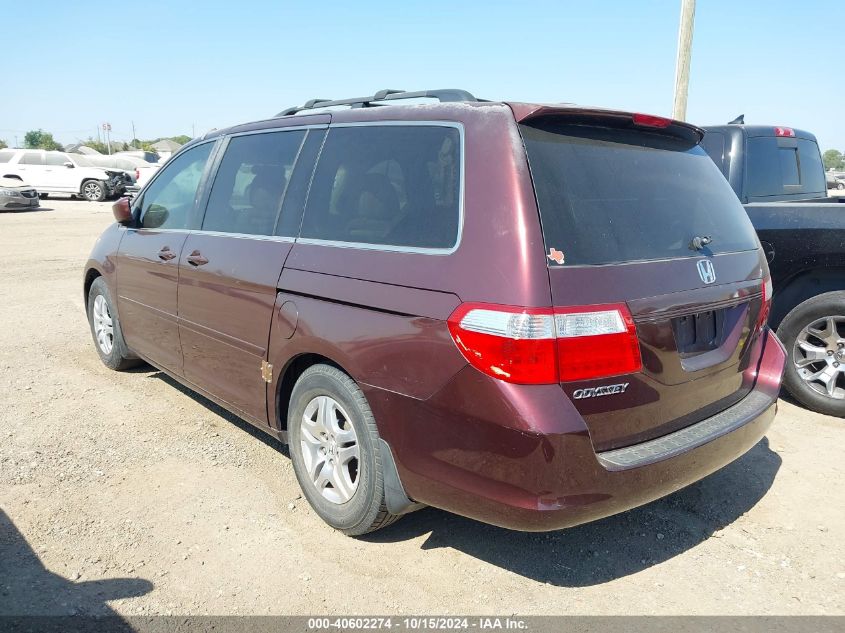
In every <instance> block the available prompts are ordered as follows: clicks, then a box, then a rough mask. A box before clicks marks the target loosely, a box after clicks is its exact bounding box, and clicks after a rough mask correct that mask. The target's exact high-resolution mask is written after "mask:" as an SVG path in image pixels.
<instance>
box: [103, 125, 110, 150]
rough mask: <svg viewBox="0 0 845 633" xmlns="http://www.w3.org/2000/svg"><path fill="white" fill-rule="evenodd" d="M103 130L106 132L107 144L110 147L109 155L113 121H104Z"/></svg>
mask: <svg viewBox="0 0 845 633" xmlns="http://www.w3.org/2000/svg"><path fill="white" fill-rule="evenodd" d="M103 130H104V131H105V133H106V145H107V146H108V148H109V156H111V134H110V132H111V123H103Z"/></svg>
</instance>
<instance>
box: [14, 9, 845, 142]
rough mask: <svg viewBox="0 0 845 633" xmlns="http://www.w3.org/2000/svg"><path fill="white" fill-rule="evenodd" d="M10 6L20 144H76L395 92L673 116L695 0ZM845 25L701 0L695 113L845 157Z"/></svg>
mask: <svg viewBox="0 0 845 633" xmlns="http://www.w3.org/2000/svg"><path fill="white" fill-rule="evenodd" d="M0 5H2V11H1V12H0V13H2V15H3V23H4V25H5V28H4V35H3V50H4V58H5V63H4V67H5V68H6V69H7V70H8V69H10V68H12V69H16V70H14V72H13V73H11V74H10V75H7V81H6V82H4V85H3V87H2V88H0V138H3V139H5V140H6V141H7V142H8V143H9V144H10V145H11V144H13V143H14V137H15V135H17V136H18V140H19V142H21V143H22V142H23V134H24V132H25V131H26V130H29V129H33V128H38V127H41V128H43V129H45V130H47V131H51V132H53V133H54V135H55V136H56V138H57V139H58V140H59V141H61V142H65V143H67V142H72V141H75V140H77V139H80V138H86V137H88V136H91V135H96V130H97V126H98V124H99V123H101V122H103V121H109V122H111V124H112V127H113V137H115V138H119V139H128V138H130V137H131V129H132V128H131V124H132V122H133V121H134V123H135V128H136V130H137V135H138V136H139V137H140V138H150V137H158V136H170V135H176V134H189V135H190V134H191V132H192V129H194V130H195V131H196V133H197V134H200V133H202V132H204V131H206V130H207V129H209V128H212V127H224V126H226V125H230V124H233V123H238V122H243V121H247V120H252V119H257V118H264V117H267V116H271V115H273V114H275V113H276V112H278V111H279V110H281V109H282V108H284V107H286V106H289V105H294V104H299V103H302V102H303V101H305V100H306V99H309V98H312V97H332V98H342V97H349V96H358V95H363V94H371V93H372V92H374V91H375V90H377V89H380V88H402V89H406V90H415V89H422V88H442V87H460V88H465V89H467V90H469V91H470V92H473V93H474V94H476V95H477V96H482V97H485V98H490V99H513V100H522V101H568V102H575V103H581V104H590V105H600V106H606V107H616V108H620V109H627V110H635V111H643V112H650V113H655V114H664V115H668V114H671V109H672V90H673V84H674V67H675V52H676V44H677V28H678V19H679V13H680V0H658V1H652V2H649V1H642V0H640V1H637V2H635V1H633V0H632V1H624V2H623V1H622V0H607V1H605V2H583V1H581V2H569V1H565V0H559V1H557V2H554V1H544V0H536V1H531V2H527V1H523V2H504V1H498V0H484V1H479V2H459V1H457V0H452V1H441V0H427V1H425V2H417V1H414V0H405V1H395V0H394V1H392V2H386V1H383V0H369V1H368V0H357V1H354V2H353V1H351V0H345V1H343V2H335V1H333V0H320V1H315V0H312V1H310V2H307V1H302V0H299V1H297V2H283V1H281V0H279V1H276V2H270V1H263V2H259V1H250V0H241V1H240V2H234V1H232V0H228V1H225V2H201V1H200V2H177V1H175V0H171V1H159V0H141V1H135V2H132V1H130V2H113V1H111V2H99V1H87V2H86V1H80V2H68V1H67V0H62V1H61V2H57V1H54V0H38V1H34V0H29V1H28V2H18V1H16V0H0ZM10 25H17V26H16V27H15V28H10ZM843 26H845V3H843V2H838V1H834V0H831V1H822V0H804V1H802V2H798V1H797V0H792V1H788V2H786V1H784V2H781V1H779V0H769V1H763V0H748V1H745V0H739V1H738V0H733V1H732V2H727V1H723V0H699V1H698V7H697V11H696V23H695V39H694V42H693V56H692V72H691V83H690V95H689V108H688V115H687V118H688V120H690V121H692V122H694V123H698V124H712V123H724V122H727V121H729V120H730V119H732V118H734V117H735V116H736V115H737V114H740V113H745V115H746V121H747V122H748V123H764V124H773V125H791V126H794V127H800V128H806V129H808V130H810V131H812V132H814V133H815V134H816V135H817V136H818V138H819V142H820V144H821V146H822V148H823V149H828V148H831V147H835V148H838V149H840V150H842V151H845V81H843V79H842V76H843V74H845V65H843V62H842V60H843V57H845V47H843V43H842V42H843V41H845V40H843V38H842V32H843ZM837 48H838V61H836V60H834V59H832V58H830V57H831V56H833V55H835V54H836V49H837ZM826 56H827V57H828V59H826ZM832 75H838V77H839V79H838V80H833V81H831V80H830V79H829V78H830V77H831V76H832ZM4 92H5V93H6V94H5V95H4V94H3V93H4ZM27 92H29V94H26V93H27ZM25 95H26V96H25Z"/></svg>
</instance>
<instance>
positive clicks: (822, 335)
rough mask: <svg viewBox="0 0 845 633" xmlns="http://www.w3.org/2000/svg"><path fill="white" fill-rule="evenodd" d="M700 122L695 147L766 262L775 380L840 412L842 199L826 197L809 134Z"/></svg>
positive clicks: (844, 284) (844, 369)
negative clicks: (738, 206)
mask: <svg viewBox="0 0 845 633" xmlns="http://www.w3.org/2000/svg"><path fill="white" fill-rule="evenodd" d="M705 129H706V130H707V134H706V136H705V137H704V142H703V143H704V147H705V149H706V150H707V152H708V153H709V154H710V156H711V158H712V159H713V160H714V161H715V163H716V165H717V166H718V167H719V168H720V170H721V171H722V173H723V174H724V175H725V177H726V178H727V180H728V182H729V183H730V185H731V186H732V187H733V189H734V191H735V192H736V194H737V196H738V197H739V199H740V201H741V202H742V203H743V204H744V205H745V210H746V211H747V212H748V216H749V217H750V218H751V222H752V223H753V224H754V227H755V229H756V230H757V234H758V235H759V236H760V240H761V241H762V244H763V248H764V250H765V251H766V254H767V257H768V260H769V265H770V267H771V270H772V282H773V284H774V302H773V305H772V313H771V317H770V318H769V323H770V324H771V326H772V327H773V328H776V329H777V333H778V337H779V338H780V340H782V341H783V343H784V345H785V346H786V349H787V351H788V353H789V362H788V363H787V369H786V375H785V377H784V386H785V387H786V389H787V390H788V391H789V393H791V394H792V395H793V396H794V397H795V398H796V399H797V400H798V401H799V402H801V403H802V404H803V405H804V406H806V407H807V408H809V409H812V410H813V411H819V412H821V413H826V414H828V415H836V416H840V417H845V365H844V364H843V363H842V362H841V361H842V360H845V358H844V357H845V353H843V349H845V206H843V205H842V204H840V202H843V201H845V199H839V198H828V197H827V187H826V185H825V174H824V164H823V162H822V158H821V152H820V151H819V147H818V143H817V142H816V137H815V136H813V135H812V134H810V133H809V132H806V131H804V130H799V129H795V128H789V127H784V126H772V125H735V124H734V125H731V124H729V125H722V126H708V127H706V128H705Z"/></svg>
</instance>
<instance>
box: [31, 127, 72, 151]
mask: <svg viewBox="0 0 845 633" xmlns="http://www.w3.org/2000/svg"><path fill="white" fill-rule="evenodd" d="M23 144H24V147H26V148H27V149H50V150H52V149H58V150H61V149H64V148H63V147H62V146H61V144H60V143H57V142H56V141H55V139H53V135H52V134H50V132H45V131H44V130H42V129H40V128H39V129H37V130H30V131H29V132H27V133H26V135H25V136H24V137H23Z"/></svg>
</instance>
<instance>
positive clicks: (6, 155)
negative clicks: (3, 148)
mask: <svg viewBox="0 0 845 633" xmlns="http://www.w3.org/2000/svg"><path fill="white" fill-rule="evenodd" d="M14 155H15V153H14V152H0V163H8V162H9V161H10V160H12V156H14Z"/></svg>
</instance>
